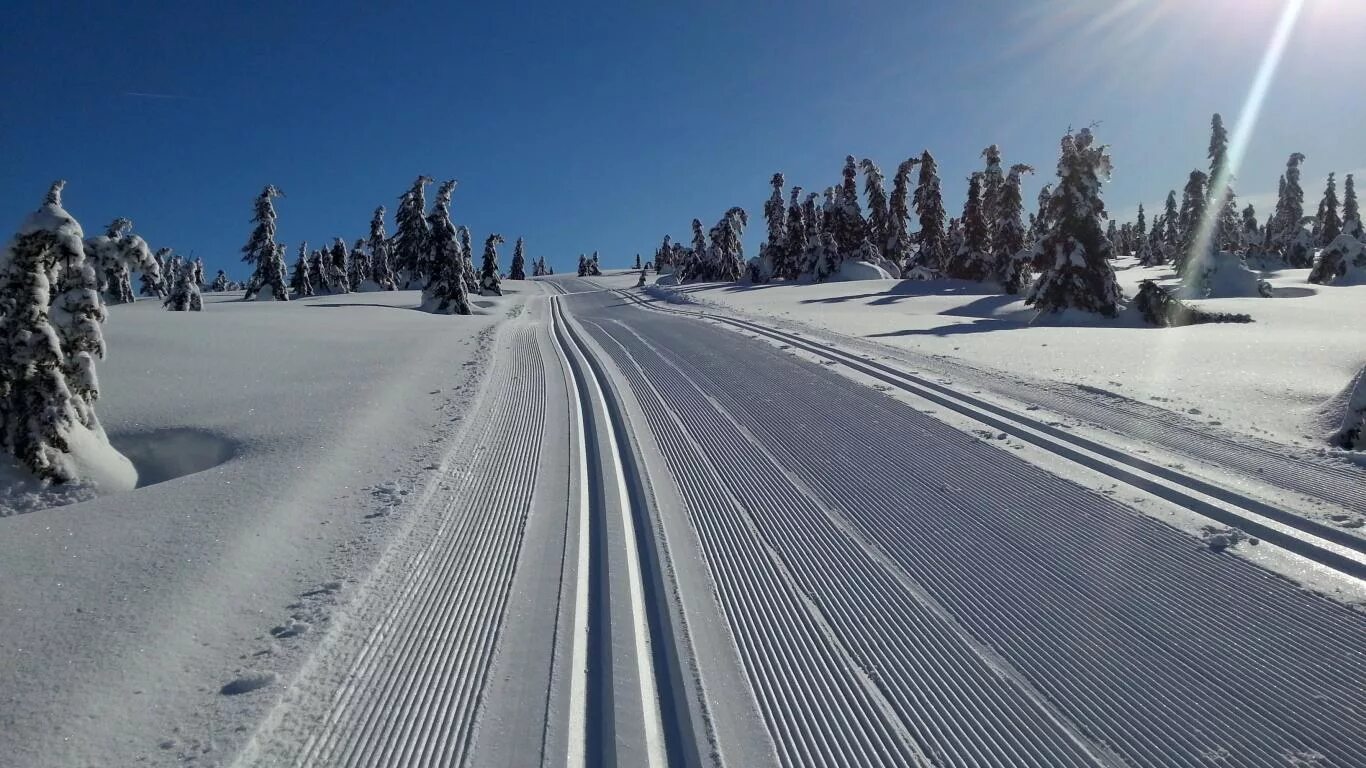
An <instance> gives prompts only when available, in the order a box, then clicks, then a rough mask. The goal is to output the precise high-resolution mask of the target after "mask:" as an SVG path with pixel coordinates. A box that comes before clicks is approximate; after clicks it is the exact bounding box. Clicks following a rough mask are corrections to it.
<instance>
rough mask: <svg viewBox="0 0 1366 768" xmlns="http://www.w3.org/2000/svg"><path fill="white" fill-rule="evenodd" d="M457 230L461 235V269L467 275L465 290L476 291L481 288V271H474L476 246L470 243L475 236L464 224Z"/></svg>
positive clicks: (468, 291)
mask: <svg viewBox="0 0 1366 768" xmlns="http://www.w3.org/2000/svg"><path fill="white" fill-rule="evenodd" d="M455 230H456V232H457V233H458V234H459V236H460V269H461V274H463V275H464V277H465V292H466V293H476V292H477V291H478V290H479V273H478V272H475V271H474V247H473V246H472V245H471V244H470V242H471V240H472V239H473V236H472V235H471V234H470V229H469V227H466V226H464V225H461V226H459V227H456V228H455Z"/></svg>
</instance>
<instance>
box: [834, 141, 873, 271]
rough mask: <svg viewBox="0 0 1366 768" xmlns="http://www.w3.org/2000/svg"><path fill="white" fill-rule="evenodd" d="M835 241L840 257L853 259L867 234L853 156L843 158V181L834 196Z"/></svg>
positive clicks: (856, 167) (856, 165) (856, 168)
mask: <svg viewBox="0 0 1366 768" xmlns="http://www.w3.org/2000/svg"><path fill="white" fill-rule="evenodd" d="M834 203H835V221H834V225H835V226H834V234H835V241H836V242H838V243H839V247H840V257H841V259H844V258H853V254H854V253H855V252H856V251H858V249H859V245H860V244H861V243H862V242H863V237H864V235H865V234H866V232H867V226H868V225H867V222H865V221H864V220H863V210H862V207H861V206H860V205H859V200H858V164H857V162H856V161H855V160H854V156H853V155H846V156H845V158H844V181H843V182H841V183H840V186H839V187H838V188H837V189H836V192H835V196H834Z"/></svg>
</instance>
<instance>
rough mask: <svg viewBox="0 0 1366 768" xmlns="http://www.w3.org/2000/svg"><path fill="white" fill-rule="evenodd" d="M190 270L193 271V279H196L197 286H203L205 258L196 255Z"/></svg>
mask: <svg viewBox="0 0 1366 768" xmlns="http://www.w3.org/2000/svg"><path fill="white" fill-rule="evenodd" d="M190 271H191V279H192V280H194V284H195V286H196V287H203V286H204V259H202V258H200V257H195V260H194V263H193V264H192V265H191V270H190Z"/></svg>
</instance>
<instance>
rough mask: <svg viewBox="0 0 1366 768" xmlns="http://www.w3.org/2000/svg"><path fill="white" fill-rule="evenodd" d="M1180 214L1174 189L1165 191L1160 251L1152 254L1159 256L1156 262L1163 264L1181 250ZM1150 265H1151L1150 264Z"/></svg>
mask: <svg viewBox="0 0 1366 768" xmlns="http://www.w3.org/2000/svg"><path fill="white" fill-rule="evenodd" d="M1179 220H1180V214H1179V213H1177V210H1176V190H1174V189H1172V190H1168V191H1167V202H1166V205H1165V207H1164V208H1163V211H1162V248H1161V251H1160V253H1156V254H1153V256H1154V258H1159V259H1160V260H1159V261H1157V262H1156V263H1157V264H1165V263H1166V262H1168V261H1171V260H1172V259H1175V258H1177V254H1178V253H1180V251H1181V228H1180V226H1179V224H1178V222H1179ZM1153 231H1157V226H1156V225H1154V226H1153ZM1150 266H1151V265H1150Z"/></svg>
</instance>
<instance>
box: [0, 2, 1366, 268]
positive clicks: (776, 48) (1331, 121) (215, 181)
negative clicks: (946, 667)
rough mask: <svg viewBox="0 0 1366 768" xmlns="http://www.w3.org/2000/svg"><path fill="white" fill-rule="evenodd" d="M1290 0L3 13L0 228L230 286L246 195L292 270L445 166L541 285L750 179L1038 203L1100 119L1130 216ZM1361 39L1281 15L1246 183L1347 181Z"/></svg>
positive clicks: (1356, 15) (756, 197) (1237, 99)
mask: <svg viewBox="0 0 1366 768" xmlns="http://www.w3.org/2000/svg"><path fill="white" fill-rule="evenodd" d="M1285 1H1286V0H1200V1H1199V2H1187V0H1020V1H1019V2H1009V1H1007V0H978V1H976V2H974V1H972V0H959V1H958V2H953V3H939V2H906V0H901V1H900V2H849V3H830V2H800V1H798V2H787V3H779V2H747V3H727V2H708V3H699V4H693V5H689V6H684V5H682V4H669V5H667V6H666V5H665V4H662V3H640V2H628V3H617V2H599V3H591V4H582V5H577V6H574V5H570V4H563V3H543V2H537V3H516V2H505V3H452V2H433V3H418V4H384V5H386V6H390V5H392V7H383V8H381V7H378V5H377V4H373V3H367V4H354V5H353V4H349V3H341V2H338V3H329V4H318V5H308V4H304V3H219V4H212V5H211V4H204V3H184V4H171V3H151V2H143V1H142V0H130V1H129V2H126V3H120V4H114V3H106V4H92V5H94V6H100V7H95V8H84V7H76V6H73V5H72V4H66V3H24V4H21V5H22V7H14V8H9V9H7V10H6V17H7V22H8V25H7V29H6V33H5V45H4V46H3V50H0V72H2V73H3V76H2V77H0V105H2V106H0V109H3V113H4V117H3V119H0V151H2V152H3V154H2V155H0V158H2V159H0V167H3V169H4V170H3V172H0V211H3V212H6V213H4V215H6V216H9V220H10V222H11V224H10V226H11V227H13V226H15V225H17V224H18V222H19V220H20V219H21V218H22V216H23V215H24V214H25V213H26V212H27V211H29V210H31V209H33V208H35V207H36V206H37V204H38V202H39V201H40V200H41V197H42V194H43V192H44V191H45V189H46V186H47V184H48V182H50V181H51V180H52V179H54V178H59V177H60V178H66V179H67V180H68V182H69V184H68V187H67V192H66V202H67V207H68V209H69V210H71V212H72V213H74V214H75V215H76V216H77V217H78V218H79V219H80V220H81V222H82V223H83V224H84V226H85V228H86V230H87V231H88V232H93V231H98V230H100V229H102V228H103V226H104V224H106V223H107V222H108V221H109V220H110V219H112V218H113V217H115V216H120V215H123V216H128V217H129V218H132V219H133V220H134V222H135V230H136V231H138V232H139V233H140V234H142V235H143V236H144V237H146V238H147V240H148V241H149V242H150V243H151V244H152V245H153V247H159V246H163V245H169V246H172V247H175V248H177V250H179V251H180V252H181V253H190V252H194V253H195V254H196V255H200V256H203V257H204V259H205V260H206V262H208V264H209V266H210V268H211V269H216V268H220V267H226V268H227V269H228V271H229V274H231V275H233V276H234V277H237V278H241V277H244V276H245V271H244V269H243V267H242V265H241V264H240V263H239V262H238V258H239V254H238V249H239V248H240V247H241V245H242V243H243V242H245V240H246V237H247V234H248V232H249V224H248V221H247V219H248V217H249V216H250V212H251V201H252V198H253V196H254V195H255V194H256V193H257V192H258V191H259V190H260V188H261V187H262V186H263V185H264V184H266V183H273V184H275V185H277V186H279V187H280V188H282V189H283V190H284V191H285V192H286V194H287V196H286V197H285V198H284V199H282V200H280V201H278V210H279V213H280V229H279V238H280V240H281V241H283V242H285V243H287V244H288V245H289V246H290V248H291V258H292V257H293V253H292V252H293V248H294V246H295V245H296V244H297V243H298V241H299V240H301V239H307V240H309V241H310V242H311V243H314V244H320V243H322V242H330V240H331V238H332V237H333V236H334V235H340V236H343V237H345V238H348V239H353V238H355V237H358V236H361V235H363V234H364V233H365V232H366V228H367V225H368V221H369V218H370V214H371V211H372V210H373V209H374V207H375V206H376V205H378V204H383V205H385V206H386V207H388V208H389V211H390V216H391V220H392V212H393V208H394V206H395V203H396V202H397V198H398V196H399V194H400V193H401V192H402V191H403V190H404V189H405V188H406V187H407V186H408V185H409V184H410V182H411V180H412V179H413V177H414V176H416V175H417V174H419V173H426V174H429V175H431V176H434V177H436V178H438V179H443V178H456V179H459V181H460V186H459V188H458V189H457V190H456V194H455V200H454V205H453V215H454V218H455V219H456V221H457V222H458V223H463V224H466V225H468V226H470V227H471V228H472V229H473V230H474V234H475V237H476V240H481V239H482V238H483V237H484V235H486V234H487V233H488V232H490V231H497V232H500V233H502V234H503V236H504V237H505V238H507V240H508V242H509V243H511V241H512V240H513V239H515V238H516V237H518V236H525V237H526V238H527V243H528V251H529V253H530V254H531V255H532V256H540V255H544V256H547V257H548V258H549V260H550V261H551V262H552V263H553V264H555V265H556V266H557V268H558V269H566V268H568V267H569V266H570V265H571V264H572V263H573V261H574V259H575V258H576V256H577V254H578V253H580V252H585V251H592V250H595V249H596V250H599V251H601V253H602V255H603V260H604V263H605V264H608V265H614V264H624V263H625V262H627V261H628V260H630V259H631V258H632V257H633V256H634V254H635V253H636V252H641V253H643V254H648V253H650V252H651V251H652V250H653V249H654V247H655V246H656V245H657V243H658V242H659V240H660V239H661V238H662V236H663V235H664V234H666V233H671V234H673V235H674V236H675V237H679V236H682V235H686V233H687V228H688V225H689V222H690V221H691V219H692V218H693V217H694V216H696V217H698V218H701V219H702V220H703V221H704V222H706V223H707V224H708V225H710V224H711V223H713V222H714V221H715V220H716V219H717V218H719V216H720V215H721V214H722V213H723V212H724V211H725V210H726V208H728V207H730V206H732V205H741V206H743V207H745V208H746V209H748V210H749V211H750V213H751V215H752V216H753V220H752V222H751V229H750V232H749V233H748V235H747V237H746V242H747V250H748V252H749V253H754V252H755V250H757V243H758V240H759V238H760V236H761V231H762V223H761V222H759V221H758V217H759V214H760V211H761V208H762V204H763V200H764V198H765V197H766V196H767V193H768V179H769V176H770V175H771V174H772V173H773V171H775V170H781V171H784V172H785V173H786V175H787V178H788V181H789V183H796V184H801V185H802V186H804V187H806V188H808V189H819V188H823V187H825V186H827V185H830V184H832V183H835V182H836V181H837V180H838V178H839V172H840V168H841V165H842V163H843V158H844V156H845V155H846V154H849V153H853V154H855V155H857V156H859V157H863V156H868V157H872V158H873V159H874V160H875V161H877V162H878V164H879V165H881V166H882V168H883V170H884V172H886V173H888V175H889V176H890V173H891V172H892V170H893V169H894V168H895V166H896V165H897V163H898V162H900V161H901V160H902V159H904V158H906V157H908V156H911V155H913V154H918V153H919V152H920V151H921V150H922V149H925V148H928V149H929V150H930V151H931V152H932V153H933V154H934V155H935V156H936V157H937V158H938V159H939V161H940V163H941V172H942V175H943V177H944V179H945V191H946V198H947V199H946V203H947V206H948V208H949V210H950V211H951V212H954V213H956V212H957V211H958V210H960V209H961V206H962V198H961V195H962V194H963V190H964V188H965V186H966V183H965V181H964V179H965V177H966V176H967V174H968V173H970V172H971V171H972V170H974V169H975V168H976V167H978V163H979V153H980V152H981V150H982V148H983V147H985V146H986V145H987V144H990V143H993V142H994V143H997V144H1000V145H1001V147H1002V148H1003V150H1004V152H1005V158H1006V162H1007V163H1013V162H1028V163H1030V164H1033V165H1035V166H1036V167H1037V168H1038V169H1039V170H1040V174H1039V175H1038V176H1036V177H1034V178H1033V179H1031V180H1030V183H1029V188H1028V189H1027V194H1028V195H1029V199H1031V200H1032V197H1033V194H1034V192H1035V190H1037V188H1038V185H1039V184H1041V183H1042V181H1043V180H1045V179H1046V178H1048V177H1050V176H1051V175H1052V171H1053V167H1054V164H1055V162H1056V156H1057V155H1056V150H1057V142H1058V138H1059V136H1060V135H1061V134H1062V132H1063V131H1064V130H1065V129H1066V128H1067V127H1068V126H1082V125H1087V124H1091V123H1099V126H1098V127H1097V129H1096V130H1097V133H1098V136H1099V137H1100V139H1101V140H1102V141H1104V142H1106V143H1109V144H1111V145H1112V151H1113V156H1114V161H1115V174H1114V178H1113V180H1112V183H1111V184H1110V185H1108V186H1107V188H1106V200H1107V202H1108V204H1109V206H1110V208H1111V211H1112V212H1113V213H1117V214H1122V215H1125V216H1128V215H1131V214H1132V212H1133V210H1134V209H1135V207H1136V205H1137V203H1138V202H1140V201H1142V202H1144V203H1146V204H1147V205H1148V207H1149V208H1151V207H1153V206H1154V205H1157V204H1158V203H1160V201H1161V199H1162V198H1163V196H1164V195H1165V193H1166V190H1167V189H1169V188H1173V187H1175V188H1178V189H1179V188H1180V186H1181V185H1182V184H1183V183H1184V179H1185V177H1186V175H1187V174H1188V172H1189V170H1190V169H1191V168H1193V167H1201V168H1203V167H1205V165H1206V161H1205V159H1204V152H1205V145H1206V142H1207V139H1208V124H1209V117H1210V113H1212V112H1214V111H1219V112H1222V113H1223V114H1224V117H1225V119H1226V120H1227V121H1228V122H1229V123H1233V122H1234V121H1235V118H1236V115H1237V114H1238V113H1239V110H1240V108H1241V106H1242V104H1243V100H1244V98H1245V96H1246V94H1247V90H1248V86H1249V84H1250V82H1251V80H1252V76H1253V72H1254V70H1255V68H1256V66H1257V63H1258V62H1259V61H1260V59H1261V57H1262V54H1263V52H1264V51H1265V50H1266V46H1267V41H1268V40H1269V38H1270V36H1271V30H1272V28H1273V26H1274V23H1275V20H1276V18H1277V16H1278V14H1279V12H1280V9H1281V8H1282V7H1283V4H1284V2H1285ZM1362 29H1366V2H1361V0H1305V11H1304V13H1303V15H1302V16H1301V18H1300V20H1299V23H1298V25H1297V27H1296V29H1295V33H1294V36H1293V38H1292V39H1291V41H1290V44H1289V47H1288V49H1287V52H1286V55H1285V58H1284V60H1283V62H1282V64H1281V67H1280V69H1279V71H1278V73H1277V78H1276V80H1275V82H1274V84H1273V86H1272V88H1271V90H1270V92H1269V93H1268V96H1267V100H1266V107H1265V109H1264V110H1263V112H1262V115H1261V120H1260V121H1259V123H1258V127H1257V129H1256V131H1255V132H1254V134H1253V136H1252V140H1251V143H1250V144H1249V146H1248V153H1247V158H1246V161H1245V164H1244V167H1243V168H1242V169H1241V171H1240V174H1239V177H1240V178H1239V180H1238V182H1237V184H1236V186H1237V188H1238V190H1239V191H1240V192H1241V193H1243V194H1244V195H1248V196H1254V197H1257V198H1262V196H1263V195H1264V194H1265V193H1267V192H1269V191H1273V190H1274V189H1275V185H1276V178H1277V175H1278V174H1279V172H1280V168H1282V167H1283V165H1284V162H1285V157H1286V155H1288V154H1289V153H1290V152H1292V151H1300V152H1303V153H1305V154H1306V155H1307V156H1308V161H1307V162H1306V166H1305V178H1306V184H1305V186H1306V191H1307V194H1306V198H1307V199H1308V201H1309V205H1310V207H1311V208H1312V206H1313V204H1314V203H1316V201H1317V199H1318V197H1319V194H1320V192H1321V189H1322V186H1323V177H1324V176H1325V175H1326V174H1327V173H1328V172H1329V171H1330V170H1332V171H1338V172H1339V175H1341V174H1342V173H1344V172H1348V171H1352V170H1359V169H1363V168H1366V130H1363V128H1362V127H1363V125H1366V120H1363V118H1366V107H1363V104H1366V98H1363V96H1362V87H1363V85H1364V84H1366V83H1364V81H1366V46H1362V45H1361V44H1360V34H1361V30H1362ZM429 199H430V197H429ZM1262 199H1264V198H1262ZM1258 202H1261V199H1259V200H1258ZM391 227H392V225H391ZM508 253H510V245H509V246H508Z"/></svg>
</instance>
